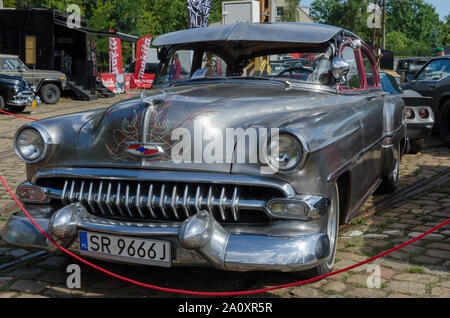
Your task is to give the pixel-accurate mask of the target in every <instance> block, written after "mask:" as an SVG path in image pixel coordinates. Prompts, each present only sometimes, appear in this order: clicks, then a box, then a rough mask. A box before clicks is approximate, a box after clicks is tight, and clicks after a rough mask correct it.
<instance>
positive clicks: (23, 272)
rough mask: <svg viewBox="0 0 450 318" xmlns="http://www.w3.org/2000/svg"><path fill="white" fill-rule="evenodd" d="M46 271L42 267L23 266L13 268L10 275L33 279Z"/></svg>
mask: <svg viewBox="0 0 450 318" xmlns="http://www.w3.org/2000/svg"><path fill="white" fill-rule="evenodd" d="M43 272H44V271H43V270H42V269H40V268H29V267H23V268H17V269H15V270H13V271H12V272H8V275H9V276H14V277H18V278H23V279H32V278H35V277H36V276H39V275H40V274H42V273H43Z"/></svg>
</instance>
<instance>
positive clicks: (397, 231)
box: [383, 230, 403, 236]
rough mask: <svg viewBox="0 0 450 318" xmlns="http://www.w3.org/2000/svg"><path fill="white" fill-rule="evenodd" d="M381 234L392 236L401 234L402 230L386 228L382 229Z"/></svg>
mask: <svg viewBox="0 0 450 318" xmlns="http://www.w3.org/2000/svg"><path fill="white" fill-rule="evenodd" d="M383 234H387V235H392V236H401V235H403V232H402V231H400V230H386V231H383Z"/></svg>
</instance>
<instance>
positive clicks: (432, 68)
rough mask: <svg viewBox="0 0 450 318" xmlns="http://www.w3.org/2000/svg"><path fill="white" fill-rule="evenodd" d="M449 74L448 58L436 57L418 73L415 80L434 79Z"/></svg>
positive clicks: (449, 62) (439, 78) (442, 77)
mask: <svg viewBox="0 0 450 318" xmlns="http://www.w3.org/2000/svg"><path fill="white" fill-rule="evenodd" d="M449 76H450V59H438V60H434V61H431V62H430V63H429V64H428V65H427V66H426V67H425V68H424V69H423V70H422V71H421V72H420V73H419V74H418V75H417V78H416V79H417V80H435V81H439V80H441V79H444V78H447V77H449Z"/></svg>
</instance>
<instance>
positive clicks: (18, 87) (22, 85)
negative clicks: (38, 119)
mask: <svg viewBox="0 0 450 318" xmlns="http://www.w3.org/2000/svg"><path fill="white" fill-rule="evenodd" d="M35 89H36V88H35V87H34V85H32V84H29V83H27V82H26V81H25V80H23V79H22V78H21V77H15V76H8V75H2V74H0V110H3V109H5V108H8V109H9V110H10V111H12V112H21V111H23V110H24V109H25V108H26V107H27V106H31V105H33V104H34V105H37V104H40V103H41V100H40V99H39V97H38V96H35V93H34V92H35Z"/></svg>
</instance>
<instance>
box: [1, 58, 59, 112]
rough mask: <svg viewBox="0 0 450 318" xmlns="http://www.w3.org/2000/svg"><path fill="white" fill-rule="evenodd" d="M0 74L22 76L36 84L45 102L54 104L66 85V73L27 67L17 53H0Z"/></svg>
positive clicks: (38, 92)
mask: <svg viewBox="0 0 450 318" xmlns="http://www.w3.org/2000/svg"><path fill="white" fill-rule="evenodd" d="M0 74H4V75H12V76H18V77H22V78H23V79H24V80H26V81H27V82H29V83H32V84H33V85H34V86H36V89H37V91H36V92H37V94H38V95H39V96H40V97H41V99H42V100H43V101H44V103H46V104H56V103H57V102H58V101H59V98H60V97H61V92H62V91H63V90H64V88H65V87H66V81H67V79H66V75H65V74H64V73H61V72H57V71H50V70H32V69H29V68H28V67H27V66H26V65H25V64H24V63H23V62H22V61H21V60H20V59H19V56H18V55H7V54H0Z"/></svg>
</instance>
